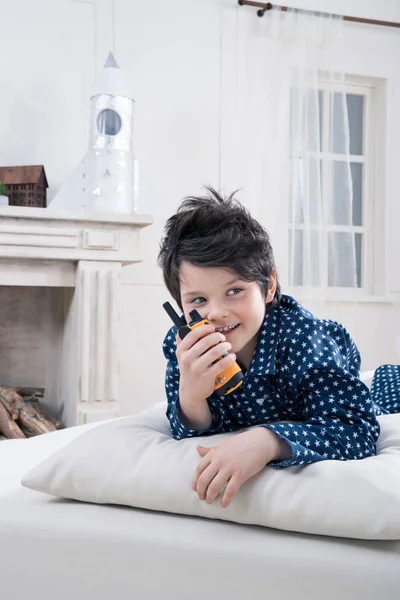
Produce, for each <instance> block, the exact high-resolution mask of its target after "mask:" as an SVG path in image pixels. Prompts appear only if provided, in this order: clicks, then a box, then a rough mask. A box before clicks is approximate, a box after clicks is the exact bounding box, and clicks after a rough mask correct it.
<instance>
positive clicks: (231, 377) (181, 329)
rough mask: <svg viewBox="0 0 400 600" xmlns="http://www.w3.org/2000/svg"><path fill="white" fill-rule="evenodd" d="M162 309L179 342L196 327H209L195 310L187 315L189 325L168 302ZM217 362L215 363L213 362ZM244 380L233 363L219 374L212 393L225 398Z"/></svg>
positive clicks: (239, 369) (226, 353)
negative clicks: (169, 319)
mask: <svg viewBox="0 0 400 600" xmlns="http://www.w3.org/2000/svg"><path fill="white" fill-rule="evenodd" d="M163 307H164V308H165V310H166V311H167V313H168V315H169V316H170V317H171V319H172V321H173V322H174V324H175V325H176V327H177V328H178V333H179V337H180V338H181V340H183V338H184V337H185V336H186V335H187V334H188V333H189V332H190V331H191V330H192V329H195V328H196V327H200V326H201V325H210V323H209V321H207V319H203V317H202V316H201V315H200V314H199V313H198V312H197V310H191V311H190V313H189V315H190V318H191V319H192V320H191V321H190V323H185V322H184V321H183V320H182V319H181V318H180V317H179V315H178V313H177V312H176V311H175V310H174V309H173V308H172V306H171V305H170V303H169V302H164V304H163ZM228 354H229V352H225V354H223V355H222V356H220V357H219V358H218V359H217V360H221V358H224V357H225V356H228ZM215 362H217V361H215ZM243 379H244V375H243V371H242V370H241V368H240V367H239V365H238V364H237V362H236V361H235V362H234V363H233V364H231V365H230V366H229V367H228V368H227V369H225V371H222V373H219V374H218V375H217V377H216V378H215V385H214V391H215V392H216V393H217V394H218V395H219V396H225V395H226V394H230V393H231V392H233V391H234V390H236V389H237V388H238V387H239V386H241V385H242V383H243Z"/></svg>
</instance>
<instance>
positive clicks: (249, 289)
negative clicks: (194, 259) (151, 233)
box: [180, 262, 276, 368]
mask: <svg viewBox="0 0 400 600" xmlns="http://www.w3.org/2000/svg"><path fill="white" fill-rule="evenodd" d="M275 289H276V275H275V273H273V274H272V275H271V282H270V288H269V290H268V294H267V297H266V298H265V297H264V294H263V292H262V290H261V288H260V286H259V284H258V283H257V282H256V281H243V280H242V279H240V278H239V276H238V275H237V274H236V273H235V272H234V271H231V270H228V269H222V268H220V267H196V266H195V265H193V264H192V263H189V262H183V263H182V264H181V268H180V291H181V301H182V307H183V311H184V314H185V318H186V321H187V322H189V321H191V318H190V315H189V312H190V311H191V310H193V309H196V310H198V312H199V313H200V314H201V316H202V317H203V318H206V319H207V320H208V321H210V323H211V324H212V325H214V327H216V328H217V329H218V330H221V331H222V333H223V334H224V335H225V336H226V339H227V341H229V342H230V343H231V344H232V352H234V353H235V354H236V357H237V360H238V361H239V362H240V363H241V365H242V366H244V367H246V368H248V366H249V365H250V362H251V359H252V358H253V354H254V350H255V347H256V344H257V340H258V333H259V331H260V327H261V325H262V323H263V320H264V317H265V310H266V304H267V303H268V302H271V300H272V299H273V297H274V294H275ZM226 328H229V329H226Z"/></svg>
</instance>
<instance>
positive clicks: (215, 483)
mask: <svg viewBox="0 0 400 600" xmlns="http://www.w3.org/2000/svg"><path fill="white" fill-rule="evenodd" d="M228 481H229V475H228V473H227V472H222V471H220V472H219V473H217V475H216V476H215V477H214V479H213V480H212V481H210V483H209V485H208V488H207V492H206V500H207V502H209V503H210V504H212V503H213V502H214V500H215V498H216V497H217V496H218V494H219V493H220V492H221V490H222V489H223V487H224V485H226V483H227V482H228Z"/></svg>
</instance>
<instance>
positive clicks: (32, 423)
mask: <svg viewBox="0 0 400 600" xmlns="http://www.w3.org/2000/svg"><path fill="white" fill-rule="evenodd" d="M0 403H2V404H3V406H4V407H5V408H6V409H7V411H8V412H9V413H10V414H12V413H17V414H18V420H19V421H20V422H21V424H22V425H23V426H24V427H26V429H28V430H29V431H30V432H32V433H33V434H35V435H40V434H41V433H48V432H50V431H56V429H57V427H56V424H57V422H55V421H54V420H53V419H52V420H50V419H49V418H48V417H47V416H45V415H44V413H43V411H42V410H41V409H40V414H39V410H38V408H37V406H36V402H35V403H34V404H30V403H28V402H24V400H23V399H22V398H21V396H20V395H19V394H17V392H16V391H15V390H14V389H13V388H7V387H0Z"/></svg>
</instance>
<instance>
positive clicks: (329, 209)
mask: <svg viewBox="0 0 400 600" xmlns="http://www.w3.org/2000/svg"><path fill="white" fill-rule="evenodd" d="M376 86H377V82H374V81H372V80H366V79H361V78H353V79H350V78H346V82H345V83H343V84H332V83H327V82H324V81H323V80H322V79H321V81H320V84H319V91H318V95H317V94H316V93H314V94H313V97H314V98H315V101H314V103H311V102H310V101H309V100H310V99H308V100H307V99H306V100H305V101H304V102H303V104H304V112H303V113H302V112H301V111H299V113H298V115H297V119H298V120H299V122H300V124H299V127H300V128H301V127H303V129H301V135H302V136H303V137H304V124H303V123H304V120H307V119H308V125H307V127H308V128H309V129H310V120H311V119H314V124H312V123H311V126H312V127H313V128H314V133H313V135H309V139H308V140H306V142H305V144H304V140H303V144H302V146H301V145H298V146H297V149H296V143H294V144H293V143H292V142H293V139H292V138H293V136H294V137H295V136H296V124H293V123H292V122H291V152H290V192H289V236H288V244H289V257H290V258H291V260H289V273H288V275H289V285H290V286H300V287H305V286H307V287H308V286H313V285H322V286H324V287H327V288H328V289H329V290H330V294H331V295H332V298H334V296H335V292H337V291H339V292H340V293H341V294H343V293H347V295H349V294H348V293H349V292H350V290H351V296H352V297H354V296H359V295H360V294H364V295H366V294H371V293H372V292H373V288H374V282H373V274H374V268H373V267H374V254H373V252H374V251H373V248H374V241H375V240H374V237H375V234H376V227H374V223H373V221H374V219H373V195H374V191H373V189H374V188H373V174H374V173H373V171H374V167H375V164H374V160H375V159H374V155H373V146H374V144H373V143H372V132H373V129H374V120H375V115H376V103H375V102H374V91H376V89H377V88H376ZM303 93H304V92H303ZM298 94H299V92H297V91H296V89H295V88H293V89H292V90H291V109H292V110H291V112H292V119H293V103H295V102H298V100H299V99H298ZM344 102H345V103H346V106H347V114H348V135H347V132H346V131H345V130H344V124H343V121H342V119H341V107H342V104H341V103H344ZM305 111H309V112H308V113H307V112H305ZM310 111H312V113H313V115H311V114H310ZM299 131H300V129H299ZM307 132H308V130H306V133H307ZM346 140H349V155H350V156H349V157H348V155H347V152H346V143H345V142H346ZM294 141H295V142H296V140H294ZM299 148H301V150H299ZM349 189H350V190H351V193H352V198H351V196H349ZM374 229H375V231H374ZM305 245H307V252H306V251H305ZM350 254H351V258H352V261H353V263H352V265H353V268H352V269H349V262H350V259H349V257H350ZM306 257H310V258H312V259H314V258H316V257H317V260H318V261H319V267H320V268H319V272H318V276H317V275H315V274H313V273H310V272H308V273H307V275H306V273H305V269H306V268H307V267H306V265H305V263H306V262H307V260H306ZM342 297H343V296H342Z"/></svg>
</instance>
